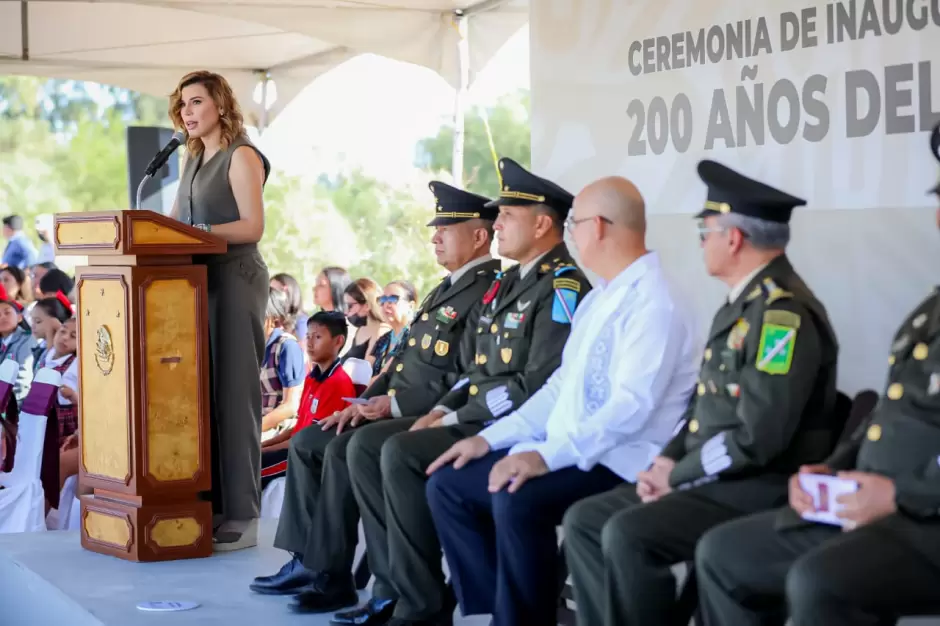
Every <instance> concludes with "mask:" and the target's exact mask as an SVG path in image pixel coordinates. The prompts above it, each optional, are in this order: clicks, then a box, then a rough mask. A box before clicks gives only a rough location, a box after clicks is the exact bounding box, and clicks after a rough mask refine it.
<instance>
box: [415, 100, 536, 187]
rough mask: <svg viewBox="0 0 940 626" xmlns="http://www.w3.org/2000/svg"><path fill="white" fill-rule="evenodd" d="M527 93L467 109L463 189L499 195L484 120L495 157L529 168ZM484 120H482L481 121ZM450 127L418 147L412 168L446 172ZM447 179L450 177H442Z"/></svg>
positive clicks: (450, 156)
mask: <svg viewBox="0 0 940 626" xmlns="http://www.w3.org/2000/svg"><path fill="white" fill-rule="evenodd" d="M529 109H530V104H529V92H528V91H527V90H519V91H517V92H515V93H512V94H508V95H506V96H503V97H502V98H500V99H499V101H497V103H496V105H495V106H492V107H487V108H486V109H485V110H483V109H481V108H480V107H473V108H471V109H469V110H468V111H467V113H466V116H465V118H464V187H465V188H466V189H467V190H468V191H472V192H474V193H479V194H481V195H484V196H489V197H490V198H494V197H496V195H498V194H499V176H498V174H497V170H496V166H495V164H494V163H493V153H492V150H491V147H490V142H489V138H488V137H487V133H486V125H485V122H484V119H485V118H486V119H488V120H489V126H490V132H491V133H492V137H493V144H494V146H495V148H496V154H497V155H498V156H500V157H509V158H511V159H513V160H514V161H517V162H518V163H519V164H520V165H522V166H524V167H529V166H530V161H531V150H532V148H531V145H532V144H531V141H530V136H529ZM484 116H485V117H484ZM453 146H454V127H453V125H452V124H448V125H444V126H441V128H440V130H439V131H438V133H437V135H435V136H434V137H429V138H427V139H423V140H422V141H421V142H419V143H418V146H417V150H416V153H417V154H416V158H415V165H417V166H418V167H420V168H421V169H423V170H426V171H428V172H432V173H440V172H450V171H451V159H452V153H453ZM445 177H446V178H447V179H450V178H451V177H450V175H449V174H448V175H445Z"/></svg>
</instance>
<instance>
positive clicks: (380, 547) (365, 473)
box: [334, 159, 590, 624]
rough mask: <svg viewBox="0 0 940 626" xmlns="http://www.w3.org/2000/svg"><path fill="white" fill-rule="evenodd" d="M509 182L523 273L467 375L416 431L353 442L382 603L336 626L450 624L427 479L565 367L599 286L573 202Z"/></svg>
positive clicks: (519, 177)
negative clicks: (582, 246)
mask: <svg viewBox="0 0 940 626" xmlns="http://www.w3.org/2000/svg"><path fill="white" fill-rule="evenodd" d="M499 167H500V172H501V175H502V185H503V186H502V190H501V191H500V197H499V199H498V200H497V201H495V202H494V203H493V204H492V205H491V206H493V207H498V208H499V217H498V218H497V220H496V225H495V229H496V233H497V235H496V239H497V242H498V247H499V254H500V255H501V256H504V257H507V258H510V259H513V260H515V261H518V265H516V266H514V267H513V268H512V269H510V270H509V271H507V272H506V273H505V274H502V275H500V276H499V277H498V278H497V279H496V280H495V281H494V282H493V284H492V286H491V287H490V289H489V290H488V291H487V292H486V294H485V295H484V297H483V299H482V300H481V302H480V303H479V304H478V313H479V324H478V325H477V327H476V328H475V329H473V332H470V333H467V334H465V335H464V337H463V340H462V343H461V349H460V355H461V358H465V359H468V363H467V364H466V366H467V373H466V375H464V376H462V377H461V378H460V379H459V380H458V381H457V382H456V384H455V385H454V386H453V387H452V388H451V390H450V391H449V392H448V393H446V394H444V395H443V397H441V398H440V399H439V400H438V401H437V402H436V403H435V407H434V408H433V410H431V411H430V412H428V413H427V414H426V415H423V416H421V417H419V418H418V419H417V420H416V421H415V422H414V423H413V425H412V426H411V428H410V432H401V428H400V427H399V425H398V424H396V423H394V422H393V423H390V424H383V425H376V426H375V427H373V428H368V429H365V430H363V431H362V432H360V433H357V434H356V435H355V436H353V440H352V442H351V444H350V447H349V466H350V474H351V477H352V481H353V491H354V493H355V494H356V500H357V502H358V503H359V507H360V510H361V511H362V515H363V524H364V526H365V535H366V545H367V550H368V555H369V564H370V566H371V568H372V572H373V574H374V575H375V577H376V581H375V583H374V586H373V589H372V596H373V597H372V599H371V600H370V601H369V603H368V604H366V605H365V606H364V607H362V608H360V609H359V610H357V611H353V612H347V613H343V614H339V615H337V616H336V617H335V618H334V623H355V624H384V623H387V619H388V617H387V616H388V612H389V609H391V608H392V607H393V611H394V619H393V623H395V624H449V623H450V622H451V619H452V615H453V611H454V606H455V604H454V601H453V598H452V594H449V593H448V591H447V588H446V587H445V584H444V576H443V573H442V571H441V546H440V543H439V542H438V539H437V535H436V533H435V529H434V524H433V521H432V519H431V514H430V510H429V509H428V505H427V500H426V499H425V484H426V482H427V475H426V473H425V472H426V470H427V468H428V466H429V465H430V464H431V462H433V461H434V460H435V459H436V458H437V457H438V456H439V455H440V454H442V453H443V452H444V451H445V450H447V449H448V448H450V446H451V445H453V444H454V443H455V442H457V441H458V440H460V439H462V438H464V437H468V436H471V435H475V434H476V433H478V432H480V431H481V430H482V429H483V427H484V426H485V425H486V424H489V423H492V422H493V421H494V420H496V419H499V418H500V417H503V416H504V415H508V414H509V413H511V412H512V411H513V410H514V409H515V408H517V407H519V406H521V405H522V404H523V403H524V402H525V401H526V400H527V399H528V398H529V397H530V396H531V395H532V394H533V393H535V392H536V391H537V390H538V389H539V388H540V387H541V386H542V385H543V384H544V383H545V381H546V380H548V377H549V376H550V375H551V374H552V373H553V372H554V371H555V370H556V369H557V368H558V366H559V365H560V364H561V354H562V350H563V348H564V345H565V340H566V339H567V337H568V333H569V331H570V329H571V320H572V317H573V315H574V312H575V309H576V308H577V307H578V304H579V302H580V300H581V298H583V297H584V295H585V294H586V293H587V292H588V290H589V289H590V283H589V282H588V281H587V279H586V278H585V276H584V274H583V273H582V272H581V270H580V269H578V268H577V267H576V266H575V264H574V262H573V261H572V258H571V256H570V254H569V253H568V250H567V248H566V247H565V243H564V241H563V234H564V220H565V218H566V216H567V215H568V211H569V210H570V208H571V203H572V200H573V197H572V195H571V194H570V193H568V192H567V191H565V190H564V189H562V188H561V187H559V186H558V185H555V184H554V183H552V182H550V181H547V180H545V179H542V178H540V177H538V176H535V175H533V174H531V173H530V172H528V171H526V170H525V169H524V168H522V167H521V166H520V165H518V164H517V163H515V162H514V161H512V160H510V159H501V160H500V162H499Z"/></svg>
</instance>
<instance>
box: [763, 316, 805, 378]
mask: <svg viewBox="0 0 940 626" xmlns="http://www.w3.org/2000/svg"><path fill="white" fill-rule="evenodd" d="M782 314H784V315H782ZM791 316H792V317H791ZM782 322H787V323H782ZM799 327H800V316H799V315H797V314H796V313H792V312H790V311H767V312H766V313H764V324H763V326H761V329H760V345H759V346H758V348H757V369H758V370H759V371H761V372H765V373H767V374H787V373H789V371H790V365H791V364H792V363H793V348H794V346H795V345H796V331H797V329H798V328H799Z"/></svg>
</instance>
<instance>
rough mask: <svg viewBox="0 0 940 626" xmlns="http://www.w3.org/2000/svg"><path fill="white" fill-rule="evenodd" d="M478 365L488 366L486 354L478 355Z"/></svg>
mask: <svg viewBox="0 0 940 626" xmlns="http://www.w3.org/2000/svg"><path fill="white" fill-rule="evenodd" d="M477 363H479V364H480V365H486V355H485V354H478V355H477Z"/></svg>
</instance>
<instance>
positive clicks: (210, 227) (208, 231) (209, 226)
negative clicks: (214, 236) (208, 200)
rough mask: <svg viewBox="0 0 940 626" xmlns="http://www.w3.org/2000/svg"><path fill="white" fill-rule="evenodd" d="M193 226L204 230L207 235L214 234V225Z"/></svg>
mask: <svg viewBox="0 0 940 626" xmlns="http://www.w3.org/2000/svg"><path fill="white" fill-rule="evenodd" d="M193 226H194V227H196V228H198V229H199V230H204V231H206V232H207V233H211V232H212V224H193Z"/></svg>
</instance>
